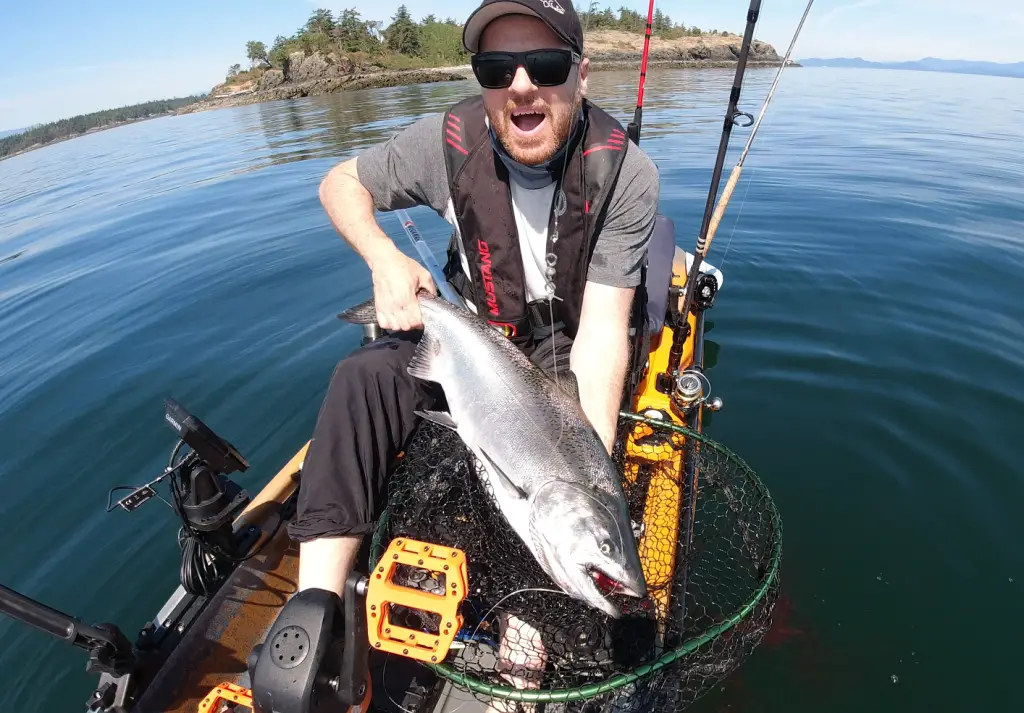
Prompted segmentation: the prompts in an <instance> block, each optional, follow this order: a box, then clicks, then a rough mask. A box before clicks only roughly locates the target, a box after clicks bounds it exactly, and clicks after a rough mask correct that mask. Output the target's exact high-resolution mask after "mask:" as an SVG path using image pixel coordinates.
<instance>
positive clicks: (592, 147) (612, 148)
mask: <svg viewBox="0 0 1024 713" xmlns="http://www.w3.org/2000/svg"><path fill="white" fill-rule="evenodd" d="M606 149H611V150H612V151H621V150H622V147H621V146H591V147H590V148H589V149H587V150H586V151H584V152H583V155H584V156H586V155H587V154H588V153H591V152H593V151H604V150H606Z"/></svg>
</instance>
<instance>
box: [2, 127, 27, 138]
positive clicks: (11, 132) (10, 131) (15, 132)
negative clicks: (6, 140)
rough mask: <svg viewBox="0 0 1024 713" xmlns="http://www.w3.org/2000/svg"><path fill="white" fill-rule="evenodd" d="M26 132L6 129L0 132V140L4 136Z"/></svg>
mask: <svg viewBox="0 0 1024 713" xmlns="http://www.w3.org/2000/svg"><path fill="white" fill-rule="evenodd" d="M26 131H28V129H8V130H7V131H0V139H2V138H3V137H5V136H13V135H14V134H21V133H24V132H26Z"/></svg>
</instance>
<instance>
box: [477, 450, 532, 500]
mask: <svg viewBox="0 0 1024 713" xmlns="http://www.w3.org/2000/svg"><path fill="white" fill-rule="evenodd" d="M476 452H477V455H478V456H479V457H480V459H481V460H484V461H486V462H487V465H488V466H489V470H490V471H491V472H492V473H494V475H495V478H496V479H497V481H498V482H499V483H501V487H503V488H504V489H505V490H506V491H507V492H508V494H509V495H511V496H512V497H515V498H519V499H520V500H526V499H527V498H528V497H529V496H528V495H527V494H526V491H525V490H523V489H522V488H520V487H519V486H518V485H516V484H515V483H513V482H512V479H511V478H509V477H508V476H507V475H505V471H503V470H502V469H501V468H499V467H498V464H497V463H495V462H494V461H493V460H491V457H490V456H489V455H487V452H486V451H484V450H482V449H477V451H476Z"/></svg>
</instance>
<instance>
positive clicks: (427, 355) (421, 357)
mask: <svg viewBox="0 0 1024 713" xmlns="http://www.w3.org/2000/svg"><path fill="white" fill-rule="evenodd" d="M440 356H441V342H440V340H439V339H437V337H435V336H433V335H431V334H430V332H424V333H423V338H422V339H420V343H419V344H417V345H416V352H415V353H414V354H413V355H412V359H410V360H409V367H408V369H407V371H408V372H409V373H410V374H412V375H413V376H415V377H416V378H417V379H424V380H426V381H437V377H436V375H435V372H436V371H437V369H436V367H437V360H438V357H440Z"/></svg>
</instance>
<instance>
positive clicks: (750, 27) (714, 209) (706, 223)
mask: <svg viewBox="0 0 1024 713" xmlns="http://www.w3.org/2000/svg"><path fill="white" fill-rule="evenodd" d="M813 4H814V0H808V3H807V7H806V8H805V9H804V13H803V16H802V17H801V18H800V23H799V24H798V25H797V28H796V31H795V32H794V33H793V39H792V40H791V41H790V43H789V49H787V50H786V55H785V57H783V59H782V64H781V65H779V69H778V71H777V72H776V74H775V79H774V81H773V82H772V86H771V89H770V90H769V91H768V95H767V96H766V97H765V100H764V103H763V104H762V105H761V111H760V114H759V115H758V117H757V121H756V122H755V121H754V118H753V117H752V116H751V115H750V114H748V113H746V112H741V111H739V110H738V109H737V108H736V105H737V103H738V102H739V98H740V91H741V89H742V87H743V75H744V73H745V72H746V64H747V56H748V54H749V50H750V43H751V40H752V37H753V32H754V26H755V25H756V24H757V19H758V15H759V14H760V10H761V2H760V0H751V2H750V8H749V9H748V11H747V27H746V31H745V33H744V36H743V45H742V48H741V50H740V57H739V60H738V64H737V66H736V77H735V79H734V80H733V86H732V91H731V93H730V95H729V107H728V109H727V110H726V113H725V124H724V126H723V128H722V138H721V142H720V143H719V146H718V156H717V158H716V160H715V169H714V173H713V174H712V178H711V186H710V188H709V190H708V199H707V204H706V205H705V207H704V217H703V220H702V222H701V229H700V235H699V237H698V238H697V249H696V251H695V254H694V258H693V263H692V265H691V266H690V272H689V274H688V275H687V276H686V292H685V297H684V299H683V308H682V309H681V310H680V312H679V320H680V322H681V324H679V325H678V329H677V331H676V334H675V338H674V339H673V343H672V351H671V353H670V356H669V364H670V365H673V364H678V363H679V360H680V358H681V357H682V351H683V343H684V341H685V340H686V338H687V337H688V336H689V334H690V324H689V321H688V319H687V315H688V314H689V312H690V306H691V305H692V303H693V297H694V291H695V289H696V283H697V275H698V271H699V270H700V265H701V263H702V262H703V260H704V257H705V256H706V255H707V249H708V246H709V245H710V244H711V241H712V240H713V239H714V237H715V233H716V232H717V231H718V226H719V224H720V222H721V220H722V216H723V215H724V213H725V209H726V206H727V205H728V203H729V199H730V198H731V197H732V193H733V190H734V189H735V188H736V183H737V182H738V181H739V178H740V174H741V173H742V172H743V162H744V161H746V158H747V154H748V153H749V152H750V146H751V144H753V142H754V137H755V136H757V130H758V129H759V128H760V126H761V121H762V119H764V115H765V112H766V111H767V110H768V105H769V104H770V103H771V100H772V97H773V96H774V94H775V88H776V87H777V86H778V83H779V79H780V78H781V77H782V72H783V71H784V70H785V68H786V65H787V64H788V63H789V58H790V55H791V54H792V52H793V47H794V46H795V45H796V40H797V38H798V37H799V36H800V31H801V30H802V29H803V26H804V21H805V20H806V19H807V15H808V13H809V12H810V10H811V6H812V5H813ZM740 116H745V117H747V118H748V119H749V123H746V124H737V122H736V119H737V117H740ZM751 124H753V127H754V128H753V130H752V131H751V132H750V136H749V137H748V139H747V144H746V146H745V147H744V148H743V153H742V154H741V155H740V158H739V161H738V162H737V164H736V166H735V167H734V168H733V170H732V173H731V174H730V176H729V181H728V183H727V184H726V187H725V190H724V191H723V192H722V197H721V200H720V201H719V202H718V205H717V206H716V205H715V199H716V197H717V195H718V186H719V183H720V182H721V179H722V169H723V167H724V165H725V156H726V153H727V151H728V147H729V137H730V135H731V133H732V127H733V126H734V125H738V126H743V127H747V126H751Z"/></svg>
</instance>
